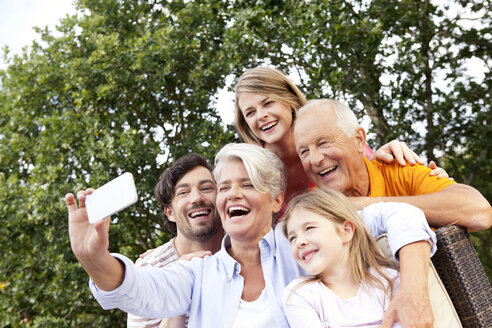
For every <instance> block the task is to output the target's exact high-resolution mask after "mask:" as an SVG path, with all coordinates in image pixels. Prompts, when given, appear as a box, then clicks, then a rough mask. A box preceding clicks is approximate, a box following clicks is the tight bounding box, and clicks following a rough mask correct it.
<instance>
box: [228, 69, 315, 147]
mask: <svg viewBox="0 0 492 328" xmlns="http://www.w3.org/2000/svg"><path fill="white" fill-rule="evenodd" d="M241 92H253V93H259V94H262V95H265V96H268V97H270V98H272V99H274V100H276V101H278V102H280V103H282V104H284V105H287V106H288V107H289V108H290V109H291V110H292V120H293V121H294V119H295V114H296V112H297V110H298V109H299V108H301V107H302V106H304V105H305V104H306V98H305V97H304V95H303V94H302V92H301V91H300V90H299V89H298V88H297V87H296V85H295V84H294V83H292V81H291V80H289V78H288V77H287V76H285V75H284V74H283V73H282V72H281V71H279V70H277V69H274V68H270V67H255V68H252V69H249V70H247V71H246V72H244V73H243V75H241V76H240V77H239V80H238V82H237V85H236V103H235V107H236V117H235V122H234V123H235V126H236V130H237V132H238V133H239V135H240V136H241V139H242V140H243V141H244V142H247V143H254V144H261V143H263V141H261V140H260V139H258V137H256V136H255V135H254V133H253V132H252V131H251V129H250V128H249V126H248V124H247V123H246V121H245V119H244V116H243V113H242V112H241V108H240V107H239V95H240V94H241Z"/></svg>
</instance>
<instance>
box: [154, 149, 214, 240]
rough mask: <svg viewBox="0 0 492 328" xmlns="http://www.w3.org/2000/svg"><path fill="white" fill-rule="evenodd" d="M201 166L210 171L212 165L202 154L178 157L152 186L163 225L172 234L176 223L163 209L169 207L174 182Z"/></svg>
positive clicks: (174, 232)
mask: <svg viewBox="0 0 492 328" xmlns="http://www.w3.org/2000/svg"><path fill="white" fill-rule="evenodd" d="M199 166H203V167H204V168H206V169H208V170H209V171H210V173H212V171H213V169H214V167H213V166H212V165H211V164H210V163H209V162H208V161H207V159H206V158H205V157H203V156H202V155H198V154H195V153H191V154H188V155H184V156H182V157H180V158H178V159H177V160H176V161H175V162H174V164H173V165H172V166H171V167H168V168H167V169H166V170H165V171H164V172H162V174H161V178H160V179H159V182H158V183H157V185H156V186H155V188H154V195H155V198H156V199H157V203H158V204H159V208H160V209H161V213H162V216H163V218H164V227H165V228H166V229H167V231H169V232H170V233H172V234H174V235H175V234H176V223H175V222H172V221H169V219H168V218H167V216H166V214H165V212H164V209H165V208H166V207H171V202H172V201H173V197H174V187H176V183H178V181H179V180H180V179H181V178H182V177H184V176H185V175H186V174H187V173H188V172H190V171H191V170H193V169H194V168H196V167H199Z"/></svg>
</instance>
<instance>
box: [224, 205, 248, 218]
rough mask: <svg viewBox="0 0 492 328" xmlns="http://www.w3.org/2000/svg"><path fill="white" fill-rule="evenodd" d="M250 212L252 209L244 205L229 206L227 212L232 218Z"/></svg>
mask: <svg viewBox="0 0 492 328" xmlns="http://www.w3.org/2000/svg"><path fill="white" fill-rule="evenodd" d="M249 212H250V210H249V209H248V208H246V207H244V206H231V207H229V210H228V211H227V213H228V214H229V216H230V217H231V218H234V217H236V216H241V215H246V214H248V213H249Z"/></svg>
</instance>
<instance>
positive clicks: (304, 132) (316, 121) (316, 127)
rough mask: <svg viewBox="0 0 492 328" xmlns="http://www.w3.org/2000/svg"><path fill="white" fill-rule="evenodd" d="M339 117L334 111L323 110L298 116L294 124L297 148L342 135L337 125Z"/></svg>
mask: <svg viewBox="0 0 492 328" xmlns="http://www.w3.org/2000/svg"><path fill="white" fill-rule="evenodd" d="M337 121H338V117H337V116H336V115H335V114H334V112H333V111H329V110H325V109H323V108H321V109H320V110H319V111H318V110H316V109H315V110H310V111H309V112H305V113H303V114H302V115H298V116H297V118H296V122H295V124H294V141H295V143H296V146H300V144H301V143H309V142H313V141H315V140H316V139H320V138H328V139H333V138H334V137H336V136H337V135H339V134H340V133H342V131H341V129H340V127H339V126H338V124H337Z"/></svg>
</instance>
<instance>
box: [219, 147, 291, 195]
mask: <svg viewBox="0 0 492 328" xmlns="http://www.w3.org/2000/svg"><path fill="white" fill-rule="evenodd" d="M231 160H240V161H242V162H243V164H244V167H245V169H246V172H248V176H249V178H250V179H251V183H252V184H253V186H254V187H255V189H256V190H258V191H259V192H261V193H263V194H266V193H270V195H271V197H272V199H273V198H276V197H277V196H278V195H280V193H281V192H283V191H285V187H286V184H287V182H286V178H285V177H286V173H285V166H284V163H283V162H282V161H281V160H280V158H278V157H277V155H275V154H274V153H272V152H271V151H269V150H267V149H265V148H262V147H260V146H257V145H252V144H246V143H230V144H227V145H225V146H224V147H222V149H221V150H219V152H218V153H217V155H216V156H215V169H214V172H213V174H214V178H215V181H217V182H219V177H220V172H221V171H222V169H223V168H224V165H225V164H226V163H227V162H229V161H231Z"/></svg>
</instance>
